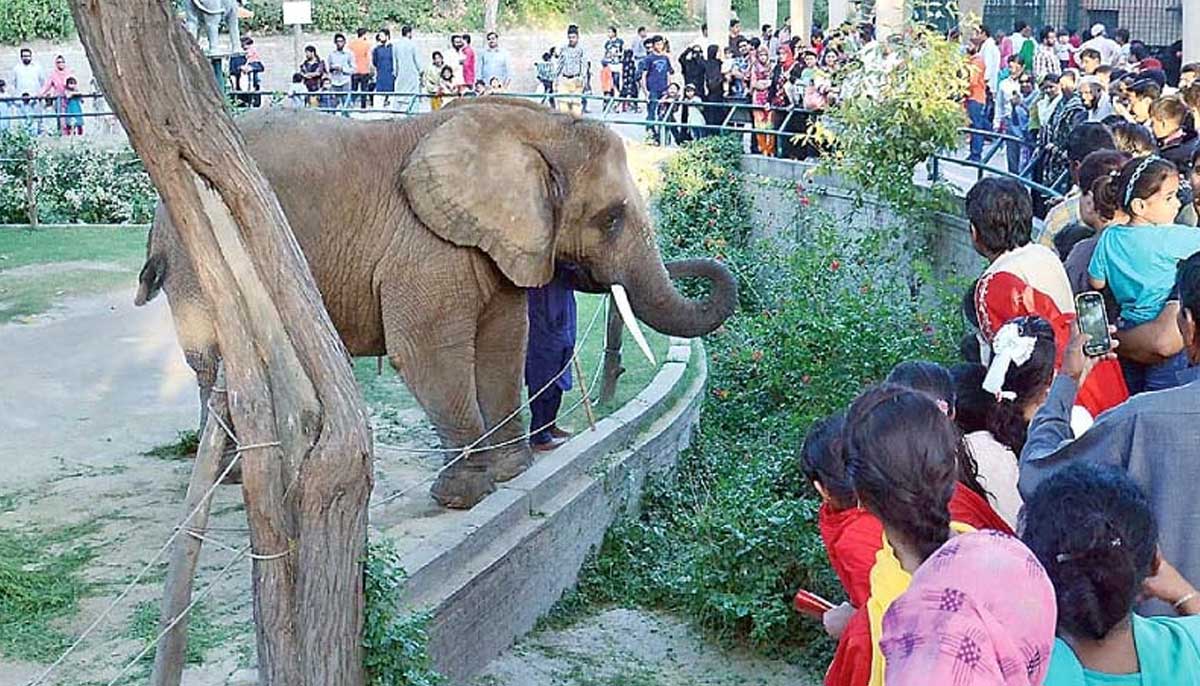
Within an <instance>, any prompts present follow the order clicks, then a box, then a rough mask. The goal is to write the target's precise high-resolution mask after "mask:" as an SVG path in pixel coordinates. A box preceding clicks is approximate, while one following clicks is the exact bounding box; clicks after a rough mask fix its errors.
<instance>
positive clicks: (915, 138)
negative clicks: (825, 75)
mask: <svg viewBox="0 0 1200 686" xmlns="http://www.w3.org/2000/svg"><path fill="white" fill-rule="evenodd" d="M888 45H889V46H890V48H889V49H891V50H893V55H892V57H886V58H885V57H884V56H883V55H882V54H880V52H878V48H876V49H875V50H873V51H871V52H870V54H866V55H864V56H862V59H861V60H859V61H857V62H856V63H855V66H854V67H852V68H851V69H850V71H849V72H848V73H847V74H846V76H845V79H844V81H843V82H842V96H843V97H842V99H841V100H840V101H839V102H837V103H836V104H835V105H834V106H833V107H832V108H831V109H830V110H829V112H827V113H826V115H825V116H824V117H822V119H821V120H820V124H819V126H818V132H817V137H818V138H819V139H820V140H821V141H822V142H823V143H824V144H825V145H827V146H829V148H830V149H831V151H832V154H831V155H830V156H829V157H827V158H826V167H827V168H828V170H829V171H833V172H835V173H838V174H840V175H842V176H844V177H846V178H848V179H849V180H851V181H853V182H855V183H856V184H858V185H859V187H860V188H861V189H862V190H863V191H865V192H867V193H870V194H872V195H875V196H878V197H880V198H883V199H884V200H886V201H888V202H890V203H891V204H892V205H893V206H894V207H896V208H897V209H899V210H905V209H908V208H909V207H911V206H913V205H914V204H915V203H916V202H917V201H918V195H919V194H918V189H917V187H916V186H915V185H914V184H913V183H912V176H913V171H914V169H915V168H916V166H917V165H918V164H922V163H924V162H925V161H926V160H927V159H928V158H929V156H930V155H933V154H935V153H940V152H944V151H946V150H948V149H951V148H953V147H955V146H956V145H957V143H958V129H959V127H961V126H963V125H965V123H966V114H965V111H964V110H963V105H962V101H963V98H964V97H965V96H966V93H967V80H968V77H969V75H970V72H969V67H968V62H967V60H966V58H965V57H964V56H963V55H962V54H961V53H960V52H959V47H958V44H957V43H954V42H951V41H949V40H947V39H946V38H944V37H942V36H941V35H940V34H937V33H935V32H932V31H928V30H925V29H922V28H919V27H914V28H913V30H912V32H911V34H907V33H906V34H905V35H904V36H903V37H896V38H894V39H892V40H890V41H889V43H888Z"/></svg>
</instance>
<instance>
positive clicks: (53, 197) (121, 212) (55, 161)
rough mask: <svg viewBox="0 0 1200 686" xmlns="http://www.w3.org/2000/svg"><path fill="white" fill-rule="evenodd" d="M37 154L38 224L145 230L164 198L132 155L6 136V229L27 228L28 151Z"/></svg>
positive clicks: (1, 149) (1, 142)
mask: <svg viewBox="0 0 1200 686" xmlns="http://www.w3.org/2000/svg"><path fill="white" fill-rule="evenodd" d="M30 146H32V147H33V148H34V150H35V163H34V173H35V174H36V179H37V181H36V186H35V188H36V197H37V205H38V218H39V220H40V221H41V222H44V223H47V224H145V223H148V222H149V221H150V220H151V219H152V218H153V216H154V205H155V203H156V202H157V199H158V196H157V194H156V193H155V191H154V186H153V185H151V183H150V177H149V176H148V175H147V174H146V171H145V169H143V167H142V164H141V162H140V161H139V160H138V159H137V157H135V156H133V154H132V152H131V151H130V150H129V149H127V148H126V149H121V150H100V149H97V148H95V147H94V146H89V145H87V144H85V143H65V142H63V141H45V140H37V139H33V138H30V137H29V136H28V135H26V134H23V133H20V132H3V133H0V223H5V224H23V223H25V222H27V221H28V216H27V214H26V201H25V184H26V179H27V176H28V173H29V169H28V163H27V162H26V161H25V151H26V150H27V149H28V148H29V147H30Z"/></svg>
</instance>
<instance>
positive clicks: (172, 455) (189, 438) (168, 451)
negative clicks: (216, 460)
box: [142, 429, 200, 460]
mask: <svg viewBox="0 0 1200 686" xmlns="http://www.w3.org/2000/svg"><path fill="white" fill-rule="evenodd" d="M199 448H200V434H199V433H197V432H196V431H195V430H194V429H192V430H189V431H180V432H178V433H177V434H176V436H175V442H174V443H167V444H164V445H159V446H155V447H153V448H151V449H149V450H147V451H146V452H144V453H142V454H143V455H146V456H147V457H159V458H162V459H164V460H174V459H179V458H190V457H195V456H196V451H197V450H198V449H199Z"/></svg>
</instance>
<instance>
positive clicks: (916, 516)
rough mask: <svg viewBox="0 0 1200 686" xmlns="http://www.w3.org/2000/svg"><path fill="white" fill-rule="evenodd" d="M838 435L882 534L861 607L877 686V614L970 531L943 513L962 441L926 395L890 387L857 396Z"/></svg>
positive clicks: (880, 619)
mask: <svg viewBox="0 0 1200 686" xmlns="http://www.w3.org/2000/svg"><path fill="white" fill-rule="evenodd" d="M842 435H843V442H844V448H843V450H844V454H845V456H846V467H847V473H848V474H849V476H850V480H851V482H852V483H853V484H854V491H855V493H856V494H857V496H858V500H859V502H860V503H862V506H863V507H864V508H866V510H867V511H869V512H871V513H872V514H874V515H875V516H876V517H878V518H879V520H880V522H881V523H882V524H883V529H884V536H883V540H882V542H881V544H882V547H881V549H880V551H879V553H878V555H877V556H876V562H875V565H874V566H873V567H872V568H871V574H870V580H871V597H870V598H869V599H868V600H867V605H866V607H867V614H868V618H869V625H870V634H871V641H872V659H871V667H870V669H871V680H870V683H872V684H882V683H884V682H883V675H884V672H885V669H886V664H885V660H884V655H883V652H882V650H881V648H880V640H881V638H882V634H883V627H884V615H885V614H888V609H889V608H890V607H891V605H892V603H893V601H895V600H896V599H897V598H899V597H900V596H901V595H902V594H903V593H904V591H905V590H906V589H907V588H908V585H909V583H910V581H911V580H912V578H913V577H912V575H913V573H914V572H916V571H917V569H918V568H922V567H923V563H924V562H925V560H927V559H929V558H930V557H932V556H933V555H934V554H935V553H939V551H942V550H944V548H943V544H945V543H947V542H948V541H950V540H951V538H952V537H953V536H954V535H955V534H965V533H966V532H970V531H972V528H971V527H970V526H969V525H966V524H963V523H960V522H953V523H952V518H951V514H950V508H949V504H950V500H951V498H952V497H953V495H954V492H955V487H956V484H957V482H958V471H959V466H958V461H957V460H956V455H957V453H958V452H959V449H960V445H961V438H960V436H959V433H958V430H957V429H956V428H955V427H954V425H953V423H951V421H950V419H949V418H947V417H946V415H945V414H944V413H943V412H942V411H941V409H940V408H939V407H938V406H937V404H935V402H934V400H933V399H932V398H931V397H930V396H929V395H927V394H925V393H922V392H920V391H915V390H912V389H908V388H904V387H902V386H897V385H894V384H884V385H881V386H875V387H873V388H869V389H867V390H866V391H864V392H863V393H862V394H861V395H859V397H858V398H857V399H856V400H855V401H854V403H853V404H852V405H851V406H850V410H849V412H848V413H847V415H846V429H845V431H844V432H843V434H842ZM967 535H970V534H967ZM988 538H991V536H988ZM996 540H1000V538H999V537H997V539H996ZM994 581H995V582H997V583H1003V580H1002V579H995V580H994ZM849 631H850V628H849V627H847V632H849ZM937 683H942V682H937Z"/></svg>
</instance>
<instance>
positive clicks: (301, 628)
mask: <svg viewBox="0 0 1200 686" xmlns="http://www.w3.org/2000/svg"><path fill="white" fill-rule="evenodd" d="M71 11H72V14H73V15H74V18H75V25H76V26H77V27H78V28H79V36H80V39H81V40H82V42H83V45H84V48H85V50H86V51H87V55H88V58H89V60H90V61H91V64H92V68H93V71H94V73H95V74H96V77H97V80H98V81H99V83H100V86H101V88H102V90H103V91H104V92H105V94H106V95H107V97H108V99H109V101H110V102H111V103H112V106H113V111H114V112H115V113H116V114H117V116H118V118H119V119H120V121H121V123H122V124H123V125H124V127H125V130H126V132H127V133H128V134H129V140H130V142H131V143H132V144H133V147H134V150H136V151H137V153H138V155H139V156H140V157H141V159H142V161H143V162H144V163H145V166H146V170H147V172H149V174H150V178H151V180H152V181H153V182H154V186H155V188H157V190H158V192H159V194H160V196H161V197H162V199H163V201H164V202H165V203H166V207H167V209H168V211H169V213H170V217H171V221H172V223H173V224H174V225H175V227H176V229H177V231H178V232H179V238H180V242H181V244H182V246H183V248H184V249H185V250H186V251H187V252H188V254H189V256H190V257H191V259H192V260H193V262H194V263H195V265H196V270H197V275H198V278H199V282H200V286H201V288H202V290H203V292H204V295H205V297H206V298H208V300H209V302H210V303H211V304H212V306H213V310H214V313H215V319H216V328H217V340H218V344H219V346H220V349H221V354H222V358H223V363H224V367H225V375H226V383H227V387H228V392H229V410H230V416H231V417H232V419H233V424H234V429H235V432H236V434H237V440H238V444H239V445H240V446H242V447H243V450H242V453H241V460H242V461H243V477H244V482H243V486H242V489H243V495H244V498H245V501H246V513H247V517H248V519H249V521H250V529H251V534H250V542H251V544H252V547H253V551H254V552H255V553H258V554H260V555H264V556H268V557H270V556H273V555H275V554H278V553H281V552H285V551H286V552H289V553H290V554H289V555H286V556H284V557H281V558H273V559H267V560H257V559H256V560H255V561H254V572H253V575H254V614H255V620H256V625H257V632H258V657H259V677H260V678H259V683H260V684H262V685H263V686H276V685H279V686H282V685H286V686H318V685H319V686H326V685H337V686H341V685H346V686H359V685H361V684H362V683H363V681H364V674H363V666H362V664H363V661H362V649H361V646H360V643H361V641H360V638H361V633H362V622H363V600H362V563H361V560H362V557H363V553H364V549H365V544H366V524H367V509H366V508H367V501H368V498H369V496H370V492H371V481H372V478H371V440H370V434H369V432H368V430H367V424H366V414H365V411H364V409H363V404H362V398H361V396H360V394H359V391H358V388H357V387H356V386H355V383H354V378H353V375H352V374H351V369H350V365H349V361H348V356H347V354H346V351H345V349H344V348H343V347H342V344H341V342H340V341H339V339H338V337H337V333H336V331H335V330H334V328H333V324H332V323H331V321H330V319H329V316H328V314H327V313H326V312H325V309H324V306H323V304H322V302H321V296H320V293H319V292H318V291H317V288H316V284H315V282H314V281H313V278H312V274H311V273H310V272H309V269H308V265H307V263H306V261H305V259H304V256H303V255H302V253H301V252H300V249H299V246H298V245H297V243H296V240H295V238H294V237H293V235H292V233H291V229H290V228H289V227H288V223H287V219H286V218H285V217H284V215H283V211H282V209H281V208H280V206H279V202H278V200H277V199H276V197H275V194H274V192H273V191H272V190H271V188H270V186H269V185H268V183H267V181H266V179H265V178H264V177H263V176H262V174H261V173H260V172H259V171H258V167H257V166H256V165H255V163H254V161H253V160H252V159H251V158H250V157H249V156H248V155H247V154H246V152H245V149H244V146H243V143H242V137H241V134H240V133H239V132H238V130H237V129H236V128H235V127H234V124H233V121H232V119H231V118H230V116H229V115H228V113H227V112H226V111H225V106H224V103H223V100H222V98H221V95H220V92H219V91H218V89H217V84H216V83H215V81H214V79H213V74H212V68H211V66H210V64H209V62H208V60H207V59H206V58H205V57H204V56H203V55H202V54H201V52H200V49H199V46H198V45H197V44H196V42H195V41H194V40H193V39H192V38H191V37H190V36H188V35H187V33H186V32H185V31H184V29H183V27H182V25H181V24H180V22H179V20H178V19H177V18H176V16H175V9H174V3H171V2H166V1H164V0H71ZM147 65H150V66H147Z"/></svg>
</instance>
